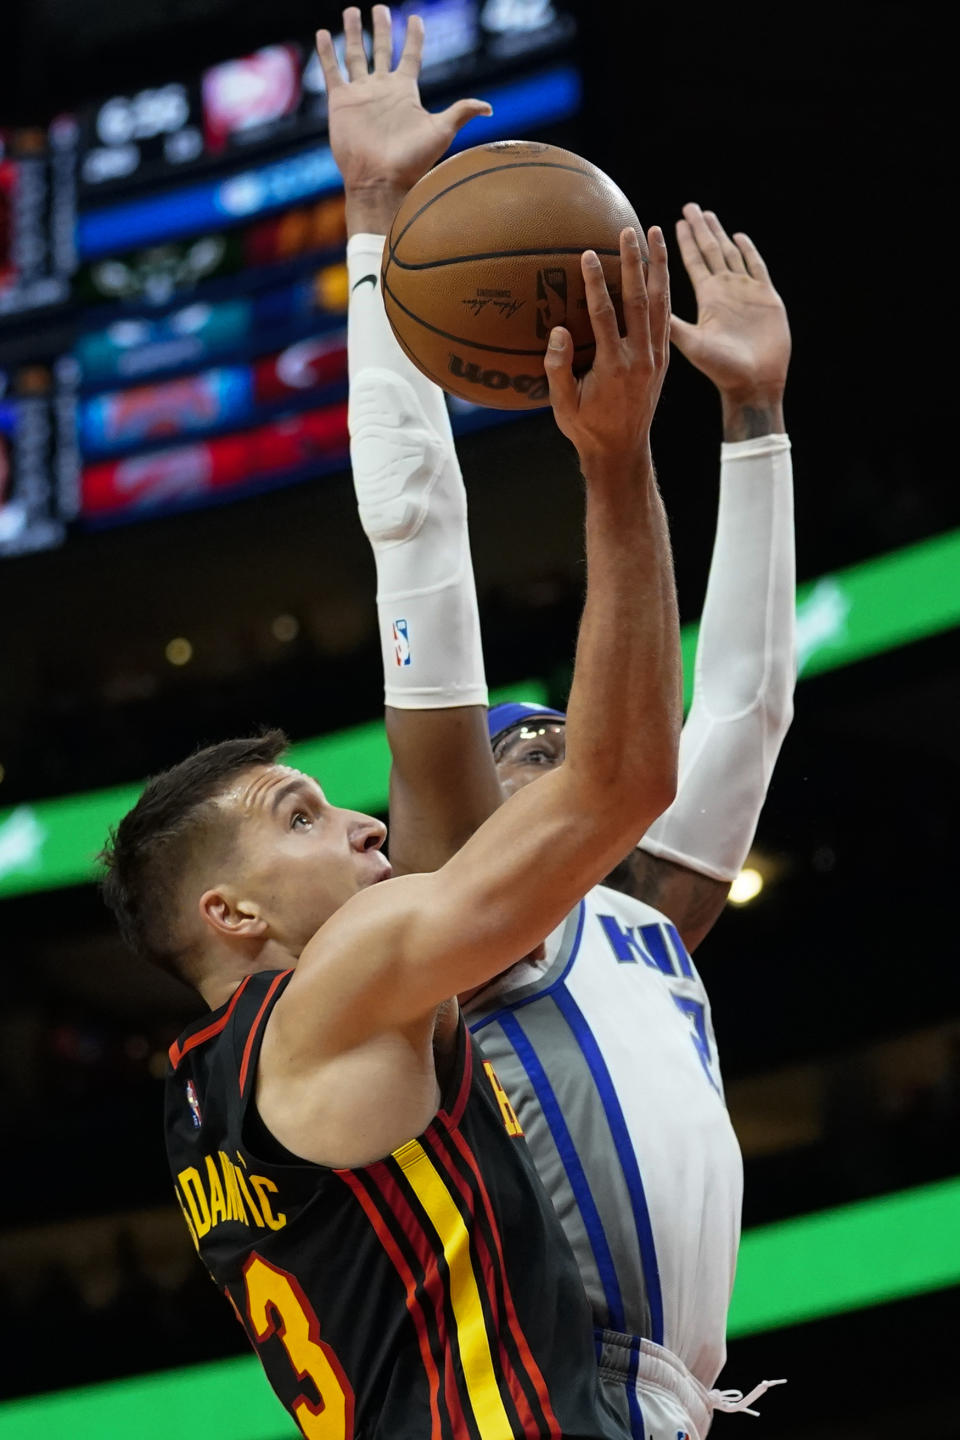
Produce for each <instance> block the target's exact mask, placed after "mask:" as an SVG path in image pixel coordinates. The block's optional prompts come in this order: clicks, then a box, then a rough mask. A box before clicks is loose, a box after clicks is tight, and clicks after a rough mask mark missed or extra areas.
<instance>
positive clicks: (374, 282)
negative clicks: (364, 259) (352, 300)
mask: <svg viewBox="0 0 960 1440" xmlns="http://www.w3.org/2000/svg"><path fill="white" fill-rule="evenodd" d="M368 280H369V281H370V284H371V285H372V286H373V288H374V290H376V288H377V277H376V275H361V276H360V279H359V280H358V281H357V282H356V284H354V285H352V286H351V287H350V294H351V295H352V294H353V292H354V290H359V288H360V286H361V285H365V284H366V283H367V281H368Z"/></svg>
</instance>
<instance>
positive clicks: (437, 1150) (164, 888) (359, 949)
mask: <svg viewBox="0 0 960 1440" xmlns="http://www.w3.org/2000/svg"><path fill="white" fill-rule="evenodd" d="M650 248H651V255H650V260H649V271H648V275H649V278H648V279H647V278H645V274H644V263H643V260H642V255H641V249H640V244H639V240H638V237H637V235H636V233H635V232H634V231H633V230H625V231H624V232H623V234H622V237H621V271H622V289H623V304H624V310H625V313H626V316H627V322H626V323H627V333H626V335H625V337H624V338H621V337H620V335H619V334H618V330H617V320H616V315H615V313H614V308H613V304H612V301H611V300H610V296H609V294H608V292H607V288H606V285H605V283H604V280H603V272H602V270H601V267H600V262H599V260H598V259H597V256H596V255H595V254H594V253H593V252H587V253H586V254H585V255H584V256H583V261H582V264H583V274H584V281H585V285H586V290H587V295H588V309H589V313H590V317H591V322H592V325H593V330H594V335H595V338H596V360H595V363H594V366H593V368H592V370H591V371H590V373H589V374H588V375H587V376H586V377H585V378H584V379H583V380H582V381H581V382H577V381H576V380H575V379H574V377H573V372H572V368H571V362H572V358H573V342H572V339H571V337H570V334H569V332H568V331H566V330H562V329H561V330H557V331H556V332H554V334H553V336H552V340H551V344H552V348H551V352H550V357H549V362H548V373H549V376H550V387H551V397H552V404H553V406H554V413H555V416H556V419H557V423H558V425H559V426H560V428H561V430H562V431H563V432H564V434H565V435H567V436H568V437H569V438H570V439H571V440H572V441H573V442H574V444H575V446H576V447H577V450H578V452H579V456H580V460H581V466H582V469H583V472H584V476H585V480H586V490H587V502H586V535H587V566H588V572H587V573H588V581H587V596H586V602H585V607H584V612H583V620H582V625H581V629H580V639H579V644H578V652H577V661H576V667H575V674H574V680H573V688H572V692H571V696H570V714H569V719H568V721H567V725H568V745H567V760H566V764H565V765H564V766H563V767H562V769H560V770H558V771H557V773H556V774H555V775H552V776H550V777H549V778H548V780H547V781H546V782H545V783H544V784H542V785H537V786H535V787H532V788H529V789H527V790H525V791H524V792H523V793H521V794H518V795H516V796H515V797H514V798H513V799H512V800H511V801H509V802H508V803H507V804H506V805H504V806H503V807H502V808H500V809H498V810H497V811H496V812H495V813H494V814H492V815H491V816H490V818H489V820H488V821H487V823H486V824H484V825H482V826H480V828H479V829H478V830H477V831H476V833H475V834H474V835H473V836H472V837H471V838H470V840H469V841H468V842H467V844H466V845H465V846H464V848H463V851H462V853H460V854H459V855H456V856H454V857H452V858H451V859H450V861H449V863H448V864H446V865H445V866H444V867H443V868H442V869H440V870H438V871H437V872H436V873H434V874H430V875H416V876H414V875H410V876H405V877H402V878H399V879H395V880H391V879H390V878H389V877H390V867H389V865H388V864H387V862H386V860H385V859H384V858H383V856H382V854H381V846H382V843H383V840H384V836H385V828H384V826H383V825H382V824H381V823H380V822H379V821H377V820H374V819H371V818H370V817H368V816H365V815H359V814H356V813H353V812H350V811H345V810H340V809H337V808H336V807H335V806H334V805H332V804H331V803H330V802H329V801H328V800H327V799H326V798H325V796H324V794H323V792H322V790H321V789H320V786H319V785H318V784H317V782H316V781H315V780H313V779H310V778H308V777H307V776H305V775H302V774H300V773H299V772H297V771H296V770H293V769H290V768H289V767H287V766H285V765H283V764H282V763H280V756H281V753H282V749H283V737H282V736H280V735H279V734H278V733H276V732H274V733H272V734H268V735H266V736H263V737H261V738H259V739H254V740H235V741H227V742H223V743H221V744H219V745H214V746H212V747H210V748H208V749H207V750H203V751H200V752H199V754H197V755H194V756H193V757H192V758H190V759H188V760H185V761H184V762H183V763H182V764H180V765H178V766H176V767H174V768H173V769H172V770H170V771H168V772H166V773H165V774H164V775H161V776H159V777H158V778H156V779H154V780H153V781H151V783H150V784H149V785H148V786H147V789H146V790H145V792H144V794H143V795H142V797H141V798H140V800H139V801H138V803H137V804H136V806H135V807H134V808H133V809H132V810H131V811H130V812H129V813H128V814H127V815H126V816H125V817H124V819H123V820H122V821H121V823H120V825H119V827H118V829H117V831H116V833H115V834H114V835H113V837H112V842H111V845H110V847H109V850H108V852H107V853H106V855H105V857H104V858H105V861H106V864H107V875H106V878H105V890H106V895H107V899H108V901H109V903H110V904H111V906H112V908H113V909H114V910H115V912H116V914H117V917H118V919H119V921H120V925H121V929H122V931H123V934H124V936H125V938H126V939H127V941H128V942H129V943H131V944H132V945H134V946H136V947H137V948H138V949H139V950H140V951H141V952H142V953H143V954H144V955H145V956H147V957H148V958H150V959H152V960H154V961H156V962H158V963H159V964H161V965H165V966H166V967H168V968H169V969H171V970H172V971H174V973H176V974H178V975H179V976H180V977H181V978H183V979H184V980H186V981H188V982H189V983H190V984H192V985H193V986H194V987H195V988H196V989H197V990H198V991H199V993H200V995H201V996H202V997H203V999H204V1000H205V1001H206V1003H207V1005H208V1006H209V1007H210V1010H211V1011H212V1014H210V1015H209V1016H207V1017H206V1018H205V1019H203V1020H201V1021H198V1022H197V1023H195V1024H194V1025H192V1026H191V1027H190V1028H189V1029H188V1030H187V1031H186V1032H185V1033H184V1034H183V1035H182V1036H181V1037H180V1039H179V1040H178V1041H177V1042H176V1044H175V1045H174V1046H173V1047H172V1049H171V1052H170V1060H171V1068H170V1071H169V1076H168V1085H167V1096H166V1131H167V1145H168V1153H169V1158H170V1163H171V1169H172V1172H173V1176H174V1179H175V1189H176V1194H177V1199H178V1201H179V1202H180V1205H181V1207H182V1209H183V1214H184V1218H185V1220H186V1223H187V1226H188V1228H189V1230H190V1233H191V1235H192V1237H193V1239H194V1242H195V1244H196V1246H197V1249H198V1251H199V1253H200V1255H201V1257H202V1259H203V1260H204V1262H205V1264H206V1265H207V1267H208V1269H209V1271H210V1273H211V1275H212V1277H213V1279H214V1281H215V1283H216V1284H217V1285H218V1286H219V1287H221V1288H222V1289H223V1290H224V1291H225V1293H226V1295H227V1297H228V1299H229V1300H230V1301H231V1302H232V1304H233V1306H234V1308H235V1310H236V1312H237V1314H238V1316H239V1317H240V1319H241V1322H242V1323H243V1325H244V1326H245V1328H246V1330H247V1333H248V1334H249V1336H250V1339H251V1340H252V1342H253V1344H254V1346H255V1348H256V1350H257V1353H258V1355H259V1357H260V1359H261V1361H262V1363H263V1366H264V1369H265V1370H266V1372H267V1375H268V1377H269V1379H270V1382H271V1384H272V1385H273V1387H274V1389H275V1390H276V1392H277V1394H278V1395H279V1397H280V1399H281V1400H282V1401H283V1403H284V1404H285V1405H286V1406H287V1407H288V1409H289V1410H290V1412H291V1413H292V1414H293V1416H294V1417H295V1419H296V1420H297V1422H298V1423H299V1425H300V1427H301V1429H302V1431H303V1433H304V1434H305V1435H307V1436H309V1437H321V1436H322V1437H323V1440H334V1437H351V1436H357V1437H360V1436H363V1437H382V1440H456V1437H459V1436H464V1437H465V1436H473V1437H475V1440H476V1437H480V1440H544V1437H555V1440H588V1437H590V1440H626V1437H627V1435H628V1431H627V1429H626V1427H625V1426H624V1425H623V1423H622V1422H621V1420H620V1419H619V1417H618V1416H617V1415H616V1413H615V1411H614V1409H613V1408H612V1407H611V1406H610V1405H609V1403H608V1402H607V1401H606V1400H605V1399H604V1397H603V1394H602V1390H601V1387H600V1383H599V1379H598V1374H597V1369H596V1365H595V1360H594V1351H593V1335H592V1324H591V1316H590V1312H589V1307H588V1305H587V1302H586V1298H585V1295H584V1291H583V1286H582V1283H581V1280H580V1277H579V1274H578V1272H577V1267H576V1262H575V1260H574V1257H573V1255H572V1253H571V1251H570V1247H569V1245H568V1244H567V1242H566V1240H565V1237H564V1235H563V1231H562V1228H561V1227H560V1224H559V1222H558V1220H557V1216H556V1214H555V1212H554V1210H553V1207H552V1205H551V1203H550V1201H549V1199H548V1198H547V1196H546V1195H545V1194H544V1192H543V1189H542V1186H541V1185H540V1182H539V1180H538V1179H537V1176H536V1172H535V1169H534V1168H533V1164H532V1162H531V1160H530V1157H529V1155H528V1153H527V1148H526V1145H525V1144H524V1142H523V1140H522V1137H521V1135H520V1127H519V1125H518V1123H517V1119H516V1116H515V1115H514V1113H513V1110H512V1108H511V1106H510V1103H509V1101H508V1100H507V1098H506V1095H505V1093H504V1091H503V1089H502V1087H501V1086H500V1084H499V1081H498V1080H497V1077H496V1075H495V1073H494V1071H493V1069H492V1067H491V1066H490V1065H489V1064H486V1063H482V1062H481V1059H480V1058H479V1056H478V1055H477V1054H476V1053H475V1050H474V1044H473V1042H472V1040H471V1038H470V1036H469V1034H468V1032H467V1030H466V1027H465V1025H464V1022H463V1020H462V1018H461V1016H460V1013H459V1009H458V1005H457V1002H456V1000H451V999H450V998H449V997H450V996H453V995H455V994H456V993H457V992H458V991H470V990H475V989H477V988H478V987H479V986H482V985H485V984H486V983H487V982H488V981H489V980H490V979H492V978H493V976H495V975H496V974H498V973H499V972H501V971H502V970H504V968H505V967H507V966H508V965H509V964H510V963H511V962H512V961H513V960H515V959H516V957H517V955H518V954H522V953H524V952H525V951H527V950H530V949H532V948H533V947H534V946H535V945H536V944H537V943H538V941H539V939H540V937H541V936H543V935H544V934H546V933H548V932H549V931H551V930H552V929H553V928H554V926H556V925H557V924H558V923H559V922H560V921H561V919H562V917H563V915H564V914H565V913H566V912H567V911H568V910H569V908H570V906H571V905H573V904H575V903H576V901H577V897H578V896H579V895H581V894H583V893H585V892H586V891H587V890H588V889H589V888H590V886H592V885H594V884H595V883H596V882H597V881H598V880H599V879H600V878H601V877H602V876H603V875H604V874H605V873H606V872H607V870H608V869H609V868H610V866H611V865H612V864H613V863H614V861H615V860H616V859H617V857H618V856H619V855H620V854H622V853H623V851H624V850H625V849H626V848H627V846H628V845H631V844H633V843H635V841H636V839H637V837H638V835H639V834H640V833H641V832H642V831H643V830H644V829H645V828H646V827H647V826H648V825H649V824H650V822H651V821H652V820H653V819H654V817H655V816H656V815H658V814H659V813H660V812H661V811H662V810H663V809H664V807H665V806H666V805H668V804H669V803H670V800H671V799H672V797H673V794H674V790H675V775H676V763H677V744H678V739H679V731H680V721H681V713H680V703H679V687H680V672H679V630H678V625H677V616H676V603H675V595H674V587H673V579H672V571H671V565H670V557H669V543H668V539H667V531H666V522H665V518H664V515H663V509H662V506H661V504H660V499H659V496H658V494H657V489H656V482H655V479H654V474H653V465H652V461H651V458H650V450H649V430H650V422H651V420H652V417H653V412H654V410H655V408H656V404H657V400H658V397H659V393H660V387H661V384H662V381H663V376H664V374H665V371H666V365H667V358H668V353H669V313H670V301H669V294H668V281H667V260H666V245H665V242H664V239H663V236H662V234H661V233H660V232H659V231H651V233H650ZM624 682H626V683H627V684H628V687H629V695H628V696H626V697H625V698H620V689H621V686H622V685H623V683H624ZM641 682H642V683H641ZM597 703H599V704H600V706H601V707H602V710H603V715H604V717H605V718H604V719H602V720H599V721H598V719H597V718H596V716H595V715H594V714H593V713H592V707H593V705H594V704H597ZM638 730H642V731H643V733H644V735H645V736H646V737H647V742H646V744H645V745H644V747H643V748H642V751H641V750H639V749H638V748H637V747H636V746H635V745H634V744H633V736H634V735H635V734H636V732H637V731H638ZM378 882H383V883H378Z"/></svg>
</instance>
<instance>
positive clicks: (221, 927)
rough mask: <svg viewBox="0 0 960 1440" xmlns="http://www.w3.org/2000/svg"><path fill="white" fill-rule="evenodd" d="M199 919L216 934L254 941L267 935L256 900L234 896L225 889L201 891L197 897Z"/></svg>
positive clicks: (265, 924)
mask: <svg viewBox="0 0 960 1440" xmlns="http://www.w3.org/2000/svg"><path fill="white" fill-rule="evenodd" d="M199 909H200V918H201V919H202V920H203V922H204V924H205V925H208V926H210V928H211V929H212V930H215V931H216V933H217V934H218V935H222V936H224V937H226V938H230V937H234V938H242V939H244V940H256V939H259V938H261V937H262V936H263V935H265V934H266V932H267V922H266V920H265V919H264V917H263V915H262V913H261V910H260V906H259V904H258V903H257V901H256V900H247V899H244V898H243V897H242V896H239V895H236V894H234V893H233V892H232V891H231V889H230V888H229V886H224V887H222V888H219V889H213V890H205V891H204V892H203V894H202V895H201V896H200V903H199Z"/></svg>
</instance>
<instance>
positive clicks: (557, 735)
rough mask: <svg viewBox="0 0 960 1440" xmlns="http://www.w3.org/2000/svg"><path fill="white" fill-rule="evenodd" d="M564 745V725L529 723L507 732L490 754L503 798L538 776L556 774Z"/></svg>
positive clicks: (558, 722)
mask: <svg viewBox="0 0 960 1440" xmlns="http://www.w3.org/2000/svg"><path fill="white" fill-rule="evenodd" d="M566 744H567V736H566V726H565V725H564V723H563V721H554V720H547V719H543V720H531V721H530V723H529V724H528V725H517V726H515V728H514V729H513V730H509V731H508V732H507V734H506V735H504V736H503V738H502V739H501V740H498V741H497V745H496V748H495V750H494V752H493V758H494V760H495V761H496V765H497V774H498V775H499V776H500V788H501V789H502V791H503V793H504V795H507V796H510V795H512V794H513V793H514V791H516V790H522V789H523V787H524V785H529V784H530V781H531V780H536V779H537V777H538V776H539V775H545V774H546V772H547V771H548V770H555V769H556V767H557V766H558V765H560V764H562V763H563V757H564V755H565V754H566Z"/></svg>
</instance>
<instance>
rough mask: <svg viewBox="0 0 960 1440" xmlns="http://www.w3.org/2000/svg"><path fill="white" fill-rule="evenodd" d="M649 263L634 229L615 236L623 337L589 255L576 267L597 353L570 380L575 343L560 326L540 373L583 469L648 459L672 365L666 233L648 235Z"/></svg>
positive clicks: (653, 229)
mask: <svg viewBox="0 0 960 1440" xmlns="http://www.w3.org/2000/svg"><path fill="white" fill-rule="evenodd" d="M648 238H649V246H650V258H649V268H648V273H647V274H644V268H645V266H646V265H647V261H646V260H645V259H644V256H643V252H642V250H641V248H640V240H639V237H638V235H637V233H636V231H635V230H634V229H632V227H628V228H627V229H626V230H623V231H621V234H620V273H621V286H622V293H623V315H624V320H625V322H626V332H627V333H626V334H625V335H623V336H621V334H620V332H619V329H618V327H617V315H616V311H615V310H614V307H613V301H612V300H611V299H610V293H609V291H608V290H607V286H606V282H605V281H604V278H603V270H602V268H601V266H600V261H599V259H598V258H597V256H596V254H595V253H594V252H593V251H592V250H587V251H586V252H585V254H584V255H583V258H582V261H581V265H582V271H583V280H584V284H585V286H586V290H587V308H588V310H589V312H590V323H591V325H592V327H593V335H594V339H595V340H596V345H597V350H596V356H595V358H594V362H593V365H592V367H591V368H590V370H588V371H587V373H586V375H584V376H583V377H582V379H580V380H578V379H576V377H575V376H574V374H573V368H572V367H573V339H572V337H571V335H570V332H569V330H566V329H564V328H563V327H562V326H558V327H557V328H556V329H554V330H553V332H552V333H551V336H550V344H549V348H548V350H547V353H546V355H545V357H544V368H545V370H546V373H547V380H548V382H549V385H550V403H551V405H552V406H553V413H554V416H555V418H556V421H557V424H558V426H559V427H560V429H561V431H562V432H563V434H564V435H566V437H567V439H568V440H572V441H573V443H574V445H575V446H576V447H577V450H578V452H579V454H580V458H581V460H582V461H583V462H584V463H585V465H586V464H587V463H589V461H591V460H593V459H602V460H607V461H609V460H617V459H619V458H623V459H628V460H632V459H633V458H634V457H636V456H637V454H638V453H641V452H643V453H646V452H647V448H648V444H649V436H650V424H651V421H652V420H653V414H654V411H655V410H656V408H657V402H658V400H659V399H660V390H661V388H662V386H663V377H664V376H665V374H666V373H667V364H668V362H669V359H670V345H669V327H670V277H669V273H668V269H667V247H666V243H665V241H664V238H663V231H662V230H661V229H660V228H659V226H657V225H653V226H651V227H650V231H649V237H648Z"/></svg>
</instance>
